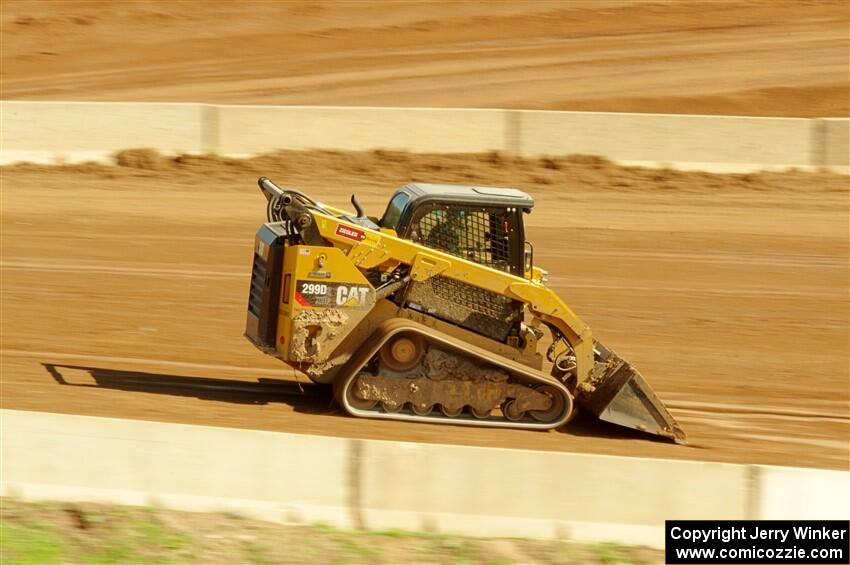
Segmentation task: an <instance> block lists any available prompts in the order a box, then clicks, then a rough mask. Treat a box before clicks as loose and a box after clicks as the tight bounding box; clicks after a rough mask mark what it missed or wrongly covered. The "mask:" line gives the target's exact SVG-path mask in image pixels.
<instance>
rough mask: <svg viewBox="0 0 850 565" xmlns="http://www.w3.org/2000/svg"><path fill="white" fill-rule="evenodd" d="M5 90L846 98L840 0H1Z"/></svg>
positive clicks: (304, 99)
mask: <svg viewBox="0 0 850 565" xmlns="http://www.w3.org/2000/svg"><path fill="white" fill-rule="evenodd" d="M0 26H1V27H0V31H2V35H3V42H2V60H1V62H2V74H1V75H0V76H2V86H3V88H2V97H3V98H5V99H33V100H133V101H178V102H185V101H191V102H216V103H236V104H248V103H260V104H310V105H314V104H320V105H375V106H429V107H430V106H443V107H445V106H463V107H470V106H473V107H507V108H547V109H559V110H596V111H619V112H622V111H632V112H661V113H694V114H745V115H777V116H846V115H850V102H848V98H850V97H849V96H848V92H849V91H850V90H849V89H850V78H848V73H850V61H849V59H850V55H848V52H850V40H849V37H850V31H848V30H850V8H848V5H847V2H846V0H820V1H817V2H802V1H794V2H789V1H782V0H775V1H765V0H756V1H753V0H728V1H723V2H718V1H708V2H698V1H696V2H680V1H669V0H668V1H659V2H633V1H628V0H593V1H582V0H571V1H560V2H559V1H530V0H525V1H523V2H515V1H502V2H497V1H492V2H452V3H451V4H450V5H446V4H445V3H444V2H421V1H405V2H396V3H388V2H335V3H334V2H313V1H310V2H303V1H302V2H296V1H289V2H258V1H254V2H239V3H231V2H209V1H194V2H191V3H188V2H164V1H160V2H150V1H142V2H132V3H131V2H113V3H104V2H91V1H89V2H79V1H62V2H59V1H53V2H42V1H36V0H24V1H15V0H4V2H3V8H2V19H0Z"/></svg>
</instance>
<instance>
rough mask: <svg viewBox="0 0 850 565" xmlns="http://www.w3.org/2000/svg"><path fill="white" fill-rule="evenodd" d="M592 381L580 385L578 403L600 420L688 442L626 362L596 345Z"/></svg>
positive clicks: (676, 440)
mask: <svg viewBox="0 0 850 565" xmlns="http://www.w3.org/2000/svg"><path fill="white" fill-rule="evenodd" d="M595 346H596V347H595V349H596V369H595V375H594V377H593V378H591V379H589V380H588V381H585V382H583V383H581V384H580V385H579V387H578V390H577V396H576V400H578V402H579V403H580V404H581V405H582V406H583V407H584V408H586V409H588V410H590V411H591V412H593V413H594V414H596V416H597V417H599V419H600V420H604V421H606V422H611V423H612V424H617V425H619V426H625V427H627V428H632V429H635V430H640V431H642V432H647V433H650V434H656V435H659V436H662V437H665V438H668V439H672V440H673V441H675V442H676V443H686V438H685V432H684V431H683V430H682V428H681V427H679V423H678V422H676V420H675V418H673V416H672V415H671V414H670V412H668V411H667V408H666V407H665V406H664V403H663V402H661V400H660V399H659V398H658V397H657V396H656V395H655V392H654V391H653V390H652V387H650V386H649V383H647V382H646V380H645V379H644V378H643V376H641V374H640V373H639V372H638V371H637V370H636V369H635V368H634V367H632V366H631V365H630V364H629V363H628V362H627V361H625V360H623V359H622V358H620V357H619V356H618V355H617V354H616V353H614V352H613V351H611V350H609V349H606V348H605V347H604V346H602V344H600V343H598V342H597V343H596V344H595Z"/></svg>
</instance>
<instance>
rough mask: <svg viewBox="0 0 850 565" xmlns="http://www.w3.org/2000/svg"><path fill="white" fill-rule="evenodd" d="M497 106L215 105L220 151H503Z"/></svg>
mask: <svg viewBox="0 0 850 565" xmlns="http://www.w3.org/2000/svg"><path fill="white" fill-rule="evenodd" d="M504 123H505V120H504V112H503V111H502V110H452V109H439V108H434V109H431V108H322V107H310V106H268V107H265V108H263V109H262V110H261V111H258V107H257V106H219V107H218V124H219V139H220V146H219V147H220V151H221V153H223V154H225V155H240V156H241V155H253V154H257V153H263V152H268V151H273V150H275V149H344V150H352V151H360V150H369V149H401V150H407V151H414V152H420V153H426V152H434V153H461V152H484V151H496V150H502V149H503V147H504V137H505V131H504V130H505V128H504Z"/></svg>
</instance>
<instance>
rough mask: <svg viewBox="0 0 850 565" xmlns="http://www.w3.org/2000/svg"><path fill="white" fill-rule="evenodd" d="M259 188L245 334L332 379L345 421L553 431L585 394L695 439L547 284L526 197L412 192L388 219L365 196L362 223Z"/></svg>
mask: <svg viewBox="0 0 850 565" xmlns="http://www.w3.org/2000/svg"><path fill="white" fill-rule="evenodd" d="M259 185H260V189H261V190H262V192H263V194H264V195H265V197H266V199H267V216H268V223H265V224H263V225H262V227H260V229H259V231H258V232H257V235H256V238H255V243H254V263H253V272H252V275H251V288H250V296H249V299H248V314H247V328H246V332H245V335H246V337H247V338H248V339H249V340H250V341H251V342H253V343H254V345H256V346H257V347H258V348H259V349H260V350H262V351H264V352H265V353H268V354H269V355H273V356H275V357H277V358H278V359H280V360H282V361H283V362H285V363H287V364H289V365H291V366H293V367H295V368H297V369H299V370H300V371H302V372H304V373H306V374H307V375H308V376H309V377H310V378H311V379H312V380H313V381H315V382H317V383H326V384H329V385H333V390H334V394H335V397H336V399H337V401H338V402H339V404H340V405H341V406H342V407H343V408H344V409H345V410H346V411H347V412H348V413H349V414H351V415H353V416H358V417H364V418H384V419H395V420H409V421H416V422H431V423H450V424H461V425H475V426H494V427H511V428H524V429H548V428H555V427H558V426H561V425H562V424H564V423H566V422H568V421H569V420H570V418H571V416H572V415H573V414H574V412H575V409H574V402H573V401H574V400H575V402H576V403H577V404H578V405H579V406H580V407H582V408H583V409H585V410H586V411H589V412H591V413H593V414H595V415H596V416H597V417H599V418H600V419H602V420H606V421H608V422H613V423H615V424H619V425H622V426H626V427H629V428H633V429H637V430H641V431H644V432H647V433H651V434H657V435H659V436H663V437H665V438H669V439H671V440H673V441H676V442H679V443H683V442H684V441H685V434H684V432H683V431H682V429H681V428H680V427H679V425H678V423H677V422H676V420H674V419H673V417H672V416H671V415H670V414H669V412H668V411H667V409H666V408H665V406H664V404H663V403H662V402H661V401H660V400H659V399H658V397H657V396H656V395H655V393H654V392H653V391H652V388H651V387H650V386H649V385H648V384H647V382H646V381H645V380H644V379H643V377H642V376H641V375H640V373H638V372H637V370H635V369H634V367H632V366H631V365H630V364H629V363H627V362H626V361H624V360H623V359H621V358H620V357H618V356H617V355H616V354H615V353H614V352H613V351H611V350H610V349H608V348H606V347H605V346H603V345H602V344H601V343H599V342H598V341H596V340H595V339H594V338H593V335H592V334H591V331H590V328H588V327H587V326H586V325H585V324H584V323H583V322H582V321H581V320H580V319H579V318H578V316H576V315H575V314H574V313H573V312H572V310H570V308H569V307H568V306H567V305H566V304H565V303H564V302H563V301H562V300H561V299H560V298H559V297H558V296H557V295H556V294H555V293H554V292H553V291H552V290H550V289H548V288H547V287H546V286H545V284H544V283H545V274H546V273H545V271H543V270H542V269H540V268H538V267H535V266H534V265H533V247H532V245H531V244H530V243H529V242H527V241H526V240H525V230H524V226H523V216H524V215H525V214H526V213H530V212H531V209H532V207H533V206H534V201H533V200H532V198H531V197H530V196H529V195H528V194H525V193H524V192H521V191H519V190H515V189H508V188H489V187H477V186H476V187H471V186H452V185H438V184H421V183H414V184H408V185H405V186H403V187H401V188H399V189H398V190H397V191H396V192H395V194H393V196H392V198H391V199H390V201H389V204H388V205H387V208H386V211H385V212H384V215H383V217H381V218H380V219H378V218H373V217H367V216H366V215H365V214H364V213H363V209H362V207H361V206H360V204H359V203H358V202H357V200H356V198H355V197H354V196H352V198H351V201H352V205H353V207H354V208H355V210H356V213H355V214H352V213H350V212H346V211H344V210H340V209H337V208H334V207H331V206H328V205H325V204H321V203H319V202H317V201H315V200H313V199H311V198H310V197H308V196H307V195H305V194H303V193H301V192H299V191H297V190H290V189H283V188H279V187H278V186H276V185H275V184H274V183H273V182H271V181H270V180H269V179H267V178H265V177H261V178H260V179H259ZM544 330H548V331H549V334H550V336H551V339H550V340H546V339H545V335H546V332H545V331H544ZM546 343H548V344H549V345H548V346H546V345H545V344H546ZM542 349H545V350H546V351H545V356H546V358H547V359H548V360H549V361H550V363H551V369H550V371H549V373H548V374H547V373H545V372H544V356H543V354H541V352H540V350H542Z"/></svg>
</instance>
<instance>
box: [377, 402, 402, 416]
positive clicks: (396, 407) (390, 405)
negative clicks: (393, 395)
mask: <svg viewBox="0 0 850 565" xmlns="http://www.w3.org/2000/svg"><path fill="white" fill-rule="evenodd" d="M402 408H404V402H398V401H396V400H384V401H383V402H381V409H382V410H383V411H384V412H386V413H388V414H397V413H399V412H401V409H402Z"/></svg>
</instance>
